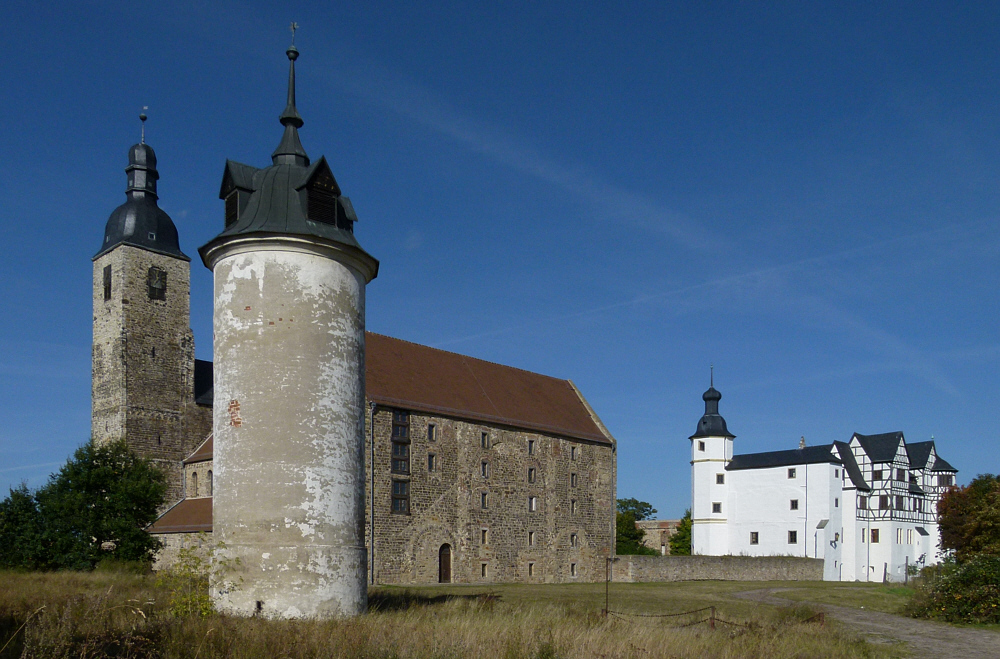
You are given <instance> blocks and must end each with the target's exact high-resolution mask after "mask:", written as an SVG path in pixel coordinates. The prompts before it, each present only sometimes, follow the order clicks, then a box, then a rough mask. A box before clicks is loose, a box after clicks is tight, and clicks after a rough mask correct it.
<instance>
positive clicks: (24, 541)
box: [0, 483, 42, 570]
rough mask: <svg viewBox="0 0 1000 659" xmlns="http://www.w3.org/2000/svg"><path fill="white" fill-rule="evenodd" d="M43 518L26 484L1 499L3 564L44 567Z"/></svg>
mask: <svg viewBox="0 0 1000 659" xmlns="http://www.w3.org/2000/svg"><path fill="white" fill-rule="evenodd" d="M41 529H42V518H41V514H40V513H39V511H38V503H37V502H36V501H35V496H34V494H32V493H31V491H30V490H28V486H27V485H26V484H25V483H21V486H20V487H18V488H17V489H14V488H11V490H10V495H9V496H8V497H7V498H6V499H4V500H3V501H0V567H2V568H8V569H9V568H16V569H25V570H35V569H38V568H39V567H40V566H41V562H42V547H41Z"/></svg>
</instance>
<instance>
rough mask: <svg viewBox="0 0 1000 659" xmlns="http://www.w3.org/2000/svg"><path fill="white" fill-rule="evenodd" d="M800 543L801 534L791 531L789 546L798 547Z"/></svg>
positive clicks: (789, 533)
mask: <svg viewBox="0 0 1000 659" xmlns="http://www.w3.org/2000/svg"><path fill="white" fill-rule="evenodd" d="M798 543H799V532H798V531H789V532H788V544H790V545H797V544H798Z"/></svg>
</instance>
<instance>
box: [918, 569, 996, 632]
mask: <svg viewBox="0 0 1000 659" xmlns="http://www.w3.org/2000/svg"><path fill="white" fill-rule="evenodd" d="M907 611H908V612H909V613H910V614H911V615H912V616H914V617H918V618H940V619H942V620H946V621H948V622H963V623H993V624H997V623H1000V556H990V555H985V554H982V555H979V556H975V557H973V558H971V559H969V560H968V561H966V562H964V563H960V564H959V563H955V562H954V561H949V562H946V563H944V564H942V565H939V566H934V567H932V568H926V569H925V570H924V571H923V572H922V573H921V577H920V581H919V582H918V585H917V588H916V592H915V593H914V596H913V599H912V600H911V602H910V604H909V605H908V607H907Z"/></svg>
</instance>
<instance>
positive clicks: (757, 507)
mask: <svg viewBox="0 0 1000 659" xmlns="http://www.w3.org/2000/svg"><path fill="white" fill-rule="evenodd" d="M702 398H703V400H704V401H705V415H704V416H703V417H702V418H701V420H700V421H699V422H698V429H697V431H696V432H695V434H694V435H692V436H691V437H690V439H691V518H692V536H691V549H692V553H693V554H700V555H707V556H724V555H736V556H803V557H808V558H819V559H823V561H824V569H823V574H824V579H825V580H827V581H903V580H904V579H905V577H906V570H907V567H908V566H917V567H923V566H925V565H932V564H934V563H937V562H939V561H940V559H941V555H940V549H939V540H940V534H939V531H938V524H937V502H938V499H939V498H940V497H941V494H942V493H943V492H944V491H945V490H946V489H947V488H948V487H951V486H952V485H954V484H955V474H956V473H957V470H956V469H955V468H954V467H952V466H951V465H950V464H948V463H947V462H946V461H945V460H944V459H942V458H940V457H939V456H938V455H937V449H936V447H935V445H934V442H933V441H928V442H917V443H907V442H906V440H905V438H904V437H903V433H901V432H891V433H884V434H879V435H861V434H858V433H854V435H852V437H851V439H850V441H849V442H833V443H832V444H824V445H819V446H805V441H804V440H803V441H801V442H800V444H799V447H798V448H797V449H792V450H787V451H769V452H765V453H746V454H741V455H734V453H733V441H734V440H735V438H736V437H735V435H733V434H732V433H730V432H729V430H728V428H727V426H726V421H725V419H723V418H722V416H721V415H720V414H719V400H720V399H721V398H722V394H720V393H719V392H718V390H716V389H715V387H714V386H710V387H709V389H708V391H706V392H705V394H704V396H702Z"/></svg>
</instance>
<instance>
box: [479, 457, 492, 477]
mask: <svg viewBox="0 0 1000 659" xmlns="http://www.w3.org/2000/svg"><path fill="white" fill-rule="evenodd" d="M479 473H480V474H482V476H483V478H489V477H490V463H489V462H487V461H486V460H483V461H482V462H481V463H480V465H479Z"/></svg>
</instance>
